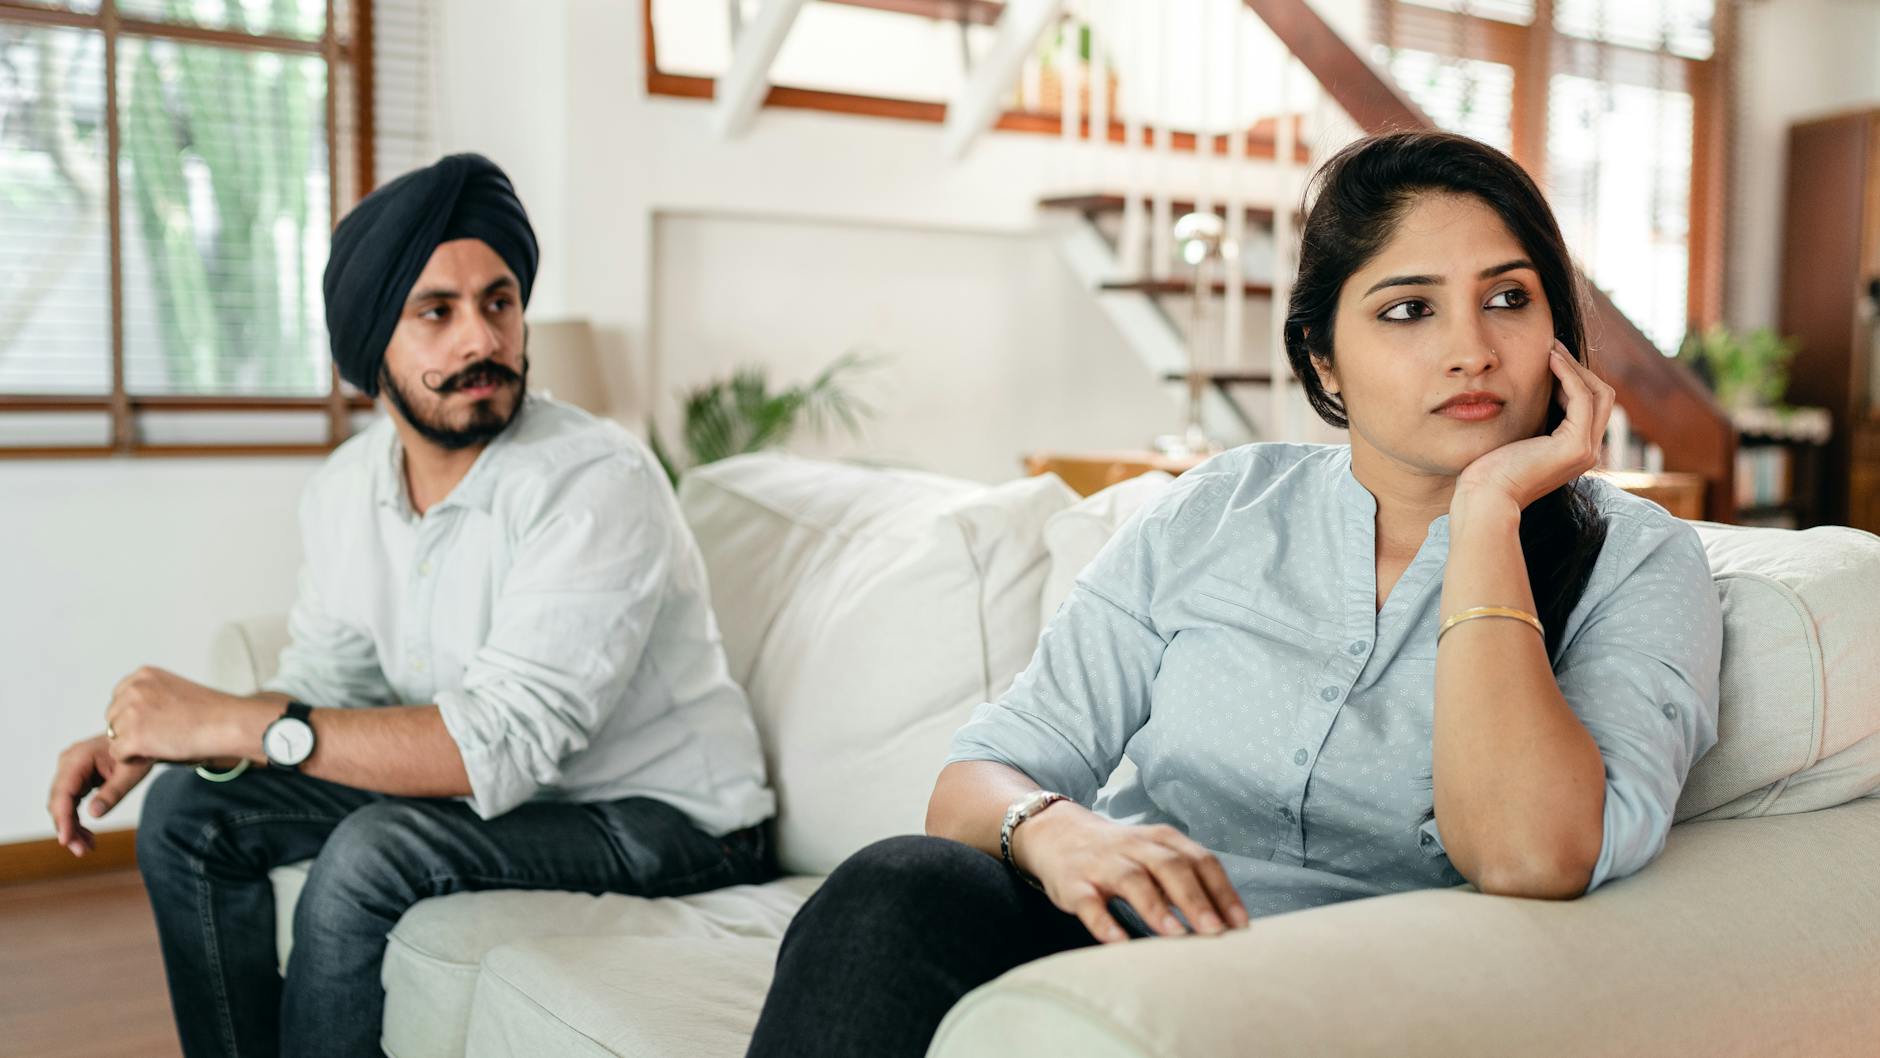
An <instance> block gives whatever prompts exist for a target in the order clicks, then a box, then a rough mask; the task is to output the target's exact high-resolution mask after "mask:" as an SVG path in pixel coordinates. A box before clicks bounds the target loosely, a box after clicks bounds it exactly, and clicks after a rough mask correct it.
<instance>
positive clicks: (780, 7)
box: [712, 0, 804, 139]
mask: <svg viewBox="0 0 1880 1058" xmlns="http://www.w3.org/2000/svg"><path fill="white" fill-rule="evenodd" d="M803 3H804V0H766V3H765V4H764V6H763V7H761V8H759V9H758V12H757V17H756V18H753V19H751V20H750V21H749V22H746V23H745V24H744V29H743V32H742V33H741V34H740V35H739V37H738V43H737V50H736V51H735V52H734V53H733V54H732V56H731V68H730V69H728V70H726V71H725V73H724V76H723V77H720V78H719V79H718V90H717V97H718V100H717V102H716V104H714V106H713V108H712V127H713V128H714V129H715V130H716V131H717V133H718V135H720V136H723V137H724V138H726V139H731V138H733V137H736V136H741V135H743V134H744V130H745V129H747V128H750V126H751V119H752V118H753V117H755V116H756V115H757V108H758V107H760V106H762V105H763V103H764V95H765V93H766V92H768V91H769V90H770V64H771V63H773V62H775V61H776V60H777V52H778V50H779V49H781V48H782V47H783V38H785V37H787V36H789V35H790V24H791V23H793V22H795V21H796V13H797V12H798V11H800V10H802V8H803Z"/></svg>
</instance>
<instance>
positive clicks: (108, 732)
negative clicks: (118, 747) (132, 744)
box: [104, 720, 117, 742]
mask: <svg viewBox="0 0 1880 1058" xmlns="http://www.w3.org/2000/svg"><path fill="white" fill-rule="evenodd" d="M104 738H105V741H106V742H116V741H117V728H115V727H112V726H111V721H109V720H106V721H105V722H104Z"/></svg>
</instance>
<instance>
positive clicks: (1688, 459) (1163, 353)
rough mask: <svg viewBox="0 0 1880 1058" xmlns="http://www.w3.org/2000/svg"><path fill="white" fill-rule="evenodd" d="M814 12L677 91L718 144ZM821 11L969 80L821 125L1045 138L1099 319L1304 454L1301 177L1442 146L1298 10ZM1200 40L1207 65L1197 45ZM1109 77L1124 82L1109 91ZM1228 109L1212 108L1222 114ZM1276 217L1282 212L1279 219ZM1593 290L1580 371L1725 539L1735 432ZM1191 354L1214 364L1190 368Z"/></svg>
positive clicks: (1244, 436)
mask: <svg viewBox="0 0 1880 1058" xmlns="http://www.w3.org/2000/svg"><path fill="white" fill-rule="evenodd" d="M807 2H808V0H744V3H745V5H746V6H747V7H749V6H751V5H754V10H753V11H751V12H748V13H746V14H744V15H742V16H741V17H740V18H739V19H737V20H734V22H735V23H736V24H734V27H733V28H734V33H735V34H736V35H737V40H736V41H735V45H734V52H735V54H734V56H733V58H732V61H731V64H730V66H729V67H728V68H727V70H726V72H725V73H724V75H723V76H721V77H719V78H718V79H717V82H716V83H715V84H712V83H711V82H707V85H708V86H709V87H707V88H705V89H704V90H702V91H701V90H699V87H698V86H696V85H694V86H692V87H691V89H689V91H691V92H692V93H693V94H707V93H709V94H710V95H711V97H712V98H713V99H714V109H715V111H716V114H715V122H714V123H715V125H716V126H717V127H718V128H719V130H720V132H721V133H722V134H725V135H738V134H740V132H741V130H742V129H743V128H744V127H745V125H746V124H748V122H749V121H750V120H751V115H752V114H753V113H754V112H755V110H756V109H757V108H758V106H759V105H760V104H762V103H764V102H766V101H767V102H768V103H769V105H791V104H790V103H783V102H781V101H780V97H781V96H782V94H783V93H784V91H785V90H784V89H781V88H776V89H773V88H772V87H771V86H770V84H769V82H768V80H767V71H768V68H769V65H770V62H771V60H773V59H774V58H775V56H776V54H777V51H778V49H779V48H780V47H781V44H782V42H783V39H784V36H785V34H786V33H787V32H788V29H789V27H790V23H791V21H792V19H793V18H794V17H795V14H796V12H797V11H798V10H800V9H801V8H802V7H804V6H805V4H806V3H807ZM826 2H829V3H840V4H841V5H843V6H845V7H851V8H872V9H874V10H875V11H877V12H883V13H893V14H896V15H901V16H908V17H916V18H924V19H929V20H936V21H945V22H950V23H954V24H956V25H957V27H958V33H959V42H960V48H961V51H962V53H963V54H964V61H965V63H966V71H965V77H964V83H963V84H961V85H960V87H959V89H958V91H957V93H956V94H955V95H954V97H953V98H952V100H951V101H950V102H948V103H947V104H945V105H944V106H938V107H936V106H934V105H932V104H914V103H911V102H908V101H893V100H877V101H875V102H876V103H880V104H882V105H881V106H870V105H863V104H858V103H857V102H856V101H857V100H862V99H865V97H854V96H847V97H841V98H839V99H838V100H837V101H836V105H835V106H832V107H831V109H842V110H846V111H848V112H851V113H868V112H873V113H879V114H883V115H892V116H895V117H902V118H909V119H913V120H932V121H940V122H943V123H944V125H945V130H944V136H943V142H944V144H945V147H946V150H947V151H948V152H949V153H950V154H951V155H953V156H954V157H959V156H962V155H964V154H966V153H967V152H968V151H970V149H971V147H972V144H973V143H974V141H975V140H976V138H977V137H979V136H980V135H981V134H983V133H985V132H986V131H987V130H989V129H992V128H995V127H996V128H999V129H1009V130H1021V131H1031V132H1034V133H1038V132H1055V133H1056V135H1057V136H1058V137H1059V138H1060V140H1061V143H1062V149H1061V152H1060V154H1061V158H1062V162H1061V172H1060V173H1059V174H1057V175H1058V178H1057V179H1054V181H1053V183H1054V184H1056V185H1058V186H1059V188H1060V189H1059V190H1057V191H1055V192H1054V193H1052V194H1050V195H1048V196H1046V197H1045V198H1043V199H1042V200H1041V201H1039V202H1038V203H1037V205H1038V207H1039V223H1040V228H1041V230H1042V231H1044V232H1045V233H1046V234H1047V235H1048V236H1049V237H1050V238H1051V239H1052V240H1053V241H1054V244H1055V246H1056V247H1057V249H1058V252H1059V255H1060V257H1061V259H1062V260H1063V261H1064V263H1065V264H1066V266H1067V267H1068V268H1069V269H1070V270H1071V271H1072V273H1073V274H1074V275H1076V276H1077V277H1078V278H1079V280H1080V281H1081V282H1082V283H1083V285H1084V286H1085V287H1087V288H1088V289H1089V290H1090V291H1091V296H1092V300H1093V303H1094V305H1095V307H1096V308H1097V310H1098V311H1100V312H1102V313H1103V314H1104V315H1105V316H1106V317H1107V319H1108V320H1109V321H1110V323H1111V324H1112V325H1113V326H1114V327H1115V328H1116V330H1117V331H1118V333H1119V334H1121V335H1122V336H1123V337H1124V339H1125V340H1126V341H1127V342H1128V343H1129V345H1130V347H1131V348H1132V349H1134V350H1135V352H1136V353H1137V355H1138V356H1139V357H1140V358H1141V359H1142V361H1143V362H1144V363H1145V365H1146V366H1147V367H1148V368H1149V369H1150V370H1151V372H1153V373H1154V375H1155V376H1157V377H1159V378H1161V379H1163V380H1165V381H1166V382H1167V383H1168V384H1169V385H1170V386H1171V387H1172V388H1174V387H1182V386H1186V387H1188V388H1189V390H1190V392H1191V393H1192V394H1193V396H1194V399H1196V400H1198V401H1199V403H1200V406H1201V416H1202V419H1203V422H1204V423H1205V424H1206V426H1207V428H1208V430H1209V431H1210V432H1211V433H1212V434H1213V435H1214V436H1216V437H1218V438H1219V439H1220V440H1222V441H1225V442H1228V443H1240V442H1243V441H1248V440H1270V439H1288V438H1297V437H1301V436H1305V433H1304V431H1305V430H1306V428H1307V427H1308V425H1309V424H1308V423H1306V422H1305V421H1304V420H1305V419H1306V418H1307V417H1309V416H1310V415H1311V413H1310V410H1309V409H1308V408H1307V407H1306V404H1305V400H1304V398H1303V396H1302V395H1300V394H1299V393H1298V392H1297V391H1296V387H1297V382H1296V381H1295V380H1294V379H1293V378H1292V376H1291V370H1290V367H1289V365H1288V364H1287V362H1286V359H1285V353H1284V349H1283V343H1282V340H1281V331H1280V327H1281V323H1282V322H1283V320H1282V316H1283V313H1282V311H1281V308H1280V307H1281V306H1283V305H1284V304H1285V299H1286V297H1287V296H1288V285H1287V283H1288V276H1289V273H1290V269H1291V267H1292V265H1293V263H1294V260H1295V254H1294V253H1293V250H1292V247H1293V246H1294V245H1296V241H1297V234H1296V233H1297V230H1298V224H1299V217H1298V216H1297V214H1296V213H1295V212H1294V208H1295V207H1296V205H1297V203H1298V202H1299V200H1300V190H1301V188H1302V187H1303V186H1304V181H1305V178H1306V175H1307V174H1308V173H1309V172H1310V170H1311V167H1312V166H1313V165H1315V164H1316V162H1317V160H1318V159H1319V158H1322V157H1324V156H1325V155H1327V154H1329V153H1330V152H1331V151H1334V150H1336V149H1337V148H1338V147H1340V146H1342V145H1343V144H1344V143H1346V142H1348V141H1349V140H1350V139H1352V138H1354V137H1356V136H1358V135H1362V134H1365V133H1371V132H1379V131H1386V130H1391V129H1403V128H1428V127H1434V126H1433V123H1432V122H1431V121H1430V119H1429V118H1428V117H1426V116H1425V115H1424V114H1423V113H1422V112H1421V111H1419V110H1418V109H1417V108H1416V107H1415V106H1414V105H1413V104H1411V103H1410V102H1409V101H1408V100H1407V99H1406V98H1405V96H1404V95H1403V94H1402V93H1401V92H1399V91H1398V90H1397V88H1396V87H1395V86H1394V85H1393V84H1392V83H1391V82H1390V81H1389V80H1388V79H1386V78H1385V77H1384V76H1383V75H1381V74H1379V73H1378V72H1377V71H1376V70H1375V69H1373V68H1372V67H1371V65H1370V64H1369V63H1367V62H1366V61H1365V60H1364V59H1363V58H1361V57H1360V56H1359V55H1358V54H1357V53H1356V52H1355V51H1353V50H1352V48H1351V47H1350V46H1349V45H1348V44H1347V43H1346V42H1345V41H1344V40H1343V39H1342V38H1341V37H1339V36H1338V34H1337V33H1336V32H1334V31H1333V30H1332V28H1331V27H1330V26H1329V25H1328V24H1327V23H1326V22H1325V20H1324V19H1323V18H1321V16H1320V15H1319V13H1318V12H1317V11H1316V10H1315V9H1314V8H1313V7H1312V6H1311V4H1309V3H1308V2H1307V0H1243V3H1244V8H1242V7H1239V6H1236V5H1234V4H1233V3H1231V2H1221V0H1172V2H1169V3H1162V2H1160V0H1158V2H1157V3H1154V4H1151V3H1149V2H1147V0H1009V2H1005V3H999V2H996V0H826ZM648 3H649V4H650V3H651V0H648ZM1183 5H1186V6H1187V7H1191V8H1195V9H1196V10H1197V11H1199V12H1200V14H1199V16H1198V17H1200V18H1201V20H1202V21H1201V23H1200V25H1201V27H1202V31H1201V33H1200V35H1199V37H1197V38H1193V39H1190V40H1189V41H1188V44H1189V45H1190V46H1191V47H1190V52H1189V53H1184V54H1183V60H1184V61H1185V62H1193V63H1195V64H1197V65H1199V66H1200V70H1199V71H1198V79H1199V81H1200V83H1201V84H1202V85H1203V86H1204V88H1203V91H1202V93H1201V96H1200V98H1201V102H1200V103H1199V105H1198V106H1195V105H1193V104H1192V101H1191V105H1190V106H1189V108H1188V109H1189V113H1188V114H1186V115H1185V116H1176V111H1177V110H1178V109H1179V108H1178V107H1176V106H1174V105H1173V103H1172V102H1171V96H1170V93H1169V87H1168V86H1169V85H1170V84H1172V83H1173V78H1172V76H1171V75H1170V73H1169V70H1170V67H1169V65H1167V64H1168V63H1169V62H1170V60H1169V59H1168V58H1167V54H1168V52H1169V50H1170V49H1169V48H1168V47H1167V44H1168V42H1167V40H1166V39H1165V37H1166V34H1167V33H1168V32H1169V31H1168V30H1167V28H1166V24H1172V23H1174V22H1175V21H1176V19H1175V16H1174V15H1173V14H1171V13H1170V12H1173V11H1174V10H1175V9H1176V8H1178V7H1182V6H1183ZM736 6H737V4H736V3H735V2H734V7H736ZM1223 12H1225V14H1223ZM1247 12H1251V13H1252V14H1253V15H1254V16H1257V22H1256V21H1255V20H1254V19H1249V18H1247V17H1246V13H1247ZM649 24H650V16H649ZM1248 25H1252V26H1253V27H1254V30H1255V31H1256V32H1257V35H1256V36H1255V37H1251V38H1250V37H1249V36H1248V31H1247V28H1246V27H1247V26H1248ZM971 33H978V34H980V36H978V37H976V38H975V37H973V36H971ZM1221 33H1230V34H1231V36H1229V37H1227V38H1225V39H1227V40H1228V41H1230V42H1231V51H1225V50H1224V49H1223V47H1222V46H1220V45H1219V44H1217V43H1215V42H1216V41H1217V40H1219V39H1222V38H1220V37H1218V36H1211V35H1210V34H1217V35H1218V34H1221ZM986 34H991V36H989V37H988V36H986ZM975 39H976V40H979V41H980V42H981V43H980V45H979V46H978V47H977V48H975V47H974V45H973V43H972V42H973V41H974V40H975ZM1197 40H1198V41H1199V42H1200V44H1201V45H1203V46H1200V47H1194V46H1193V45H1195V44H1196V41H1197ZM1249 40H1251V43H1246V42H1247V41H1249ZM649 41H650V37H649ZM1043 41H1055V45H1054V51H1052V52H1051V58H1052V59H1054V60H1055V62H1054V63H1052V66H1051V68H1052V76H1053V77H1054V78H1055V85H1054V87H1055V89H1056V91H1055V98H1054V99H1052V100H1051V101H1052V102H1053V103H1054V104H1055V106H1056V113H1055V114H1052V113H1046V112H1043V111H1042V108H1041V107H1040V106H1039V105H1038V104H1037V99H1038V98H1039V97H1038V95H1037V89H1038V82H1039V80H1040V78H1039V68H1038V67H1039V49H1038V45H1039V44H1040V42H1043ZM1158 46H1159V47H1160V48H1161V53H1160V54H1158V53H1157V48H1158ZM1047 47H1053V46H1052V45H1047ZM1243 47H1244V48H1246V49H1248V51H1247V52H1246V53H1243ZM1262 49H1265V50H1262ZM1216 56H1218V57H1216ZM1223 60H1224V61H1223ZM1113 61H1114V62H1115V63H1116V64H1117V65H1118V66H1119V67H1122V66H1127V67H1128V73H1129V76H1123V77H1112V70H1111V66H1110V64H1111V63H1112V62H1113ZM1243 75H1245V76H1248V77H1250V78H1261V77H1264V78H1265V79H1266V82H1267V83H1266V84H1265V85H1260V84H1258V83H1257V81H1256V82H1255V83H1254V84H1253V85H1252V87H1253V88H1254V89H1255V93H1254V94H1256V95H1257V96H1258V98H1259V99H1260V105H1259V107H1258V108H1256V109H1257V110H1258V111H1259V112H1258V113H1255V114H1251V115H1250V114H1248V113H1245V112H1244V111H1245V110H1246V108H1245V107H1244V106H1243V105H1242V104H1244V103H1245V102H1246V100H1247V99H1248V97H1249V92H1248V91H1246V90H1245V88H1244V86H1243V84H1242V81H1241V79H1242V77H1243ZM1088 86H1096V88H1097V90H1092V89H1091V88H1090V87H1088ZM1223 86H1225V87H1224V88H1223ZM799 94H800V93H799ZM1223 94H1224V95H1225V97H1226V99H1227V100H1228V103H1227V104H1226V106H1225V107H1223V106H1221V105H1219V104H1218V103H1217V102H1216V100H1217V99H1218V98H1219V97H1221V96H1222V95H1223ZM822 95H825V96H828V95H830V93H826V92H825V93H822ZM1222 110H1226V111H1228V113H1226V114H1223V113H1222ZM1118 111H1120V113H1119V112H1118ZM1145 114H1146V115H1149V116H1150V119H1149V120H1147V121H1145V120H1144V115H1145ZM1249 117H1251V118H1252V120H1247V119H1248V118H1249ZM1184 129H1186V130H1187V131H1184ZM1281 203H1285V204H1286V205H1287V207H1288V208H1286V209H1283V210H1282V209H1278V208H1276V207H1277V206H1278V205H1279V204H1281ZM1195 212H1199V213H1212V214H1214V215H1216V216H1218V217H1220V218H1222V221H1223V226H1224V227H1225V229H1226V236H1227V241H1228V242H1229V243H1231V244H1232V245H1233V246H1235V247H1238V248H1239V250H1240V253H1239V256H1238V259H1237V260H1234V261H1232V262H1229V261H1226V260H1221V259H1219V258H1216V259H1213V260H1211V262H1210V263H1211V264H1212V265H1213V267H1214V271H1213V272H1212V273H1211V274H1209V275H1208V276H1207V278H1206V279H1205V280H1204V281H1203V282H1202V283H1201V284H1200V285H1199V286H1197V283H1196V282H1195V278H1194V277H1195V275H1196V272H1195V271H1194V270H1193V269H1192V268H1191V267H1190V266H1189V265H1188V264H1187V263H1186V262H1183V261H1182V260H1180V259H1179V258H1178V257H1177V253H1176V247H1175V246H1174V245H1173V241H1172V236H1171V232H1172V229H1173V225H1174V221H1175V219H1176V218H1177V217H1180V216H1183V215H1185V214H1188V213H1195ZM1585 288H1586V290H1587V291H1588V292H1589V299H1590V301H1591V309H1592V311H1591V312H1590V314H1589V318H1588V332H1589V336H1590V339H1589V340H1590V341H1591V343H1592V345H1593V348H1591V349H1590V350H1589V351H1588V352H1589V358H1590V359H1591V360H1592V362H1593V364H1594V366H1595V368H1596V369H1597V370H1598V371H1599V373H1600V375H1601V377H1603V378H1605V379H1606V380H1607V381H1608V382H1609V383H1610V384H1611V385H1612V386H1613V388H1614V389H1615V390H1616V391H1617V395H1618V403H1619V405H1620V407H1621V409H1622V410H1623V412H1624V414H1623V416H1615V419H1616V420H1619V422H1616V423H1615V429H1621V430H1622V429H1626V428H1628V427H1629V428H1630V429H1631V430H1632V431H1633V432H1635V433H1637V434H1638V435H1639V436H1640V437H1642V438H1643V439H1644V440H1645V441H1646V442H1648V443H1649V444H1650V445H1653V446H1655V447H1656V450H1657V453H1658V454H1659V455H1660V456H1661V457H1662V465H1663V468H1664V469H1665V470H1666V471H1672V472H1688V473H1691V474H1695V475H1697V476H1698V477H1699V478H1701V479H1702V481H1703V482H1704V485H1705V498H1704V503H1703V510H1704V512H1705V514H1706V516H1707V517H1709V518H1711V519H1713V520H1717V521H1729V520H1731V519H1732V518H1733V517H1734V511H1733V505H1732V495H1733V478H1734V473H1735V444H1736V441H1735V431H1734V429H1733V427H1732V426H1731V424H1730V422H1729V420H1728V418H1727V416H1725V415H1724V414H1723V412H1722V410H1721V409H1720V408H1719V407H1718V406H1717V405H1716V403H1715V402H1714V400H1713V399H1712V398H1711V396H1710V394H1709V392H1708V390H1707V389H1705V387H1704V386H1703V385H1702V383H1701V382H1700V381H1699V380H1698V379H1696V378H1695V377H1694V376H1692V375H1691V374H1690V373H1689V372H1688V371H1687V370H1685V369H1684V368H1683V367H1682V366H1681V365H1679V364H1677V363H1676V362H1674V361H1671V360H1669V359H1667V358H1666V357H1665V356H1664V355H1663V354H1661V353H1660V352H1659V350H1658V349H1657V348H1656V347H1655V346H1653V345H1652V343H1651V342H1650V341H1649V340H1648V339H1646V338H1645V336H1644V335H1643V334H1642V333H1640V331H1639V330H1638V328H1636V327H1635V326H1633V325H1632V323H1631V321H1629V320H1628V319H1626V318H1625V316H1624V315H1623V314H1622V313H1620V312H1619V311H1618V309H1617V308H1616V307H1614V305H1613V304H1612V302H1611V301H1610V299H1608V298H1607V297H1606V296H1605V295H1604V294H1603V293H1601V292H1600V291H1599V290H1598V288H1597V287H1595V286H1594V285H1593V284H1591V283H1590V282H1589V283H1586V284H1585ZM1197 297H1199V299H1200V303H1201V307H1202V311H1200V312H1197ZM1195 350H1209V351H1210V352H1207V353H1206V355H1204V356H1201V357H1200V362H1199V363H1196V362H1193V361H1194V360H1195V355H1196V354H1195ZM1179 392H1180V391H1179V389H1175V390H1174V391H1173V392H1172V393H1171V396H1178V395H1179ZM1620 423H1623V424H1624V425H1620Z"/></svg>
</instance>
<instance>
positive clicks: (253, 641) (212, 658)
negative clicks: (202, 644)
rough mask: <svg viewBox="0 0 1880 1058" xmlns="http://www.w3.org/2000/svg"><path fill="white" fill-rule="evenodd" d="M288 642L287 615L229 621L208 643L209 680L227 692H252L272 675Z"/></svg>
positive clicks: (218, 688) (215, 686)
mask: <svg viewBox="0 0 1880 1058" xmlns="http://www.w3.org/2000/svg"><path fill="white" fill-rule="evenodd" d="M286 645H287V615H286V614H269V615H268V616H266V617H250V618H247V619H246V620H241V621H230V622H229V623H227V624H225V625H223V626H222V627H221V628H218V629H216V633H215V638H214V639H213V640H211V641H210V644H209V684H210V686H212V687H214V688H216V689H217V690H220V691H224V692H227V693H229V694H253V693H255V692H256V691H258V690H260V689H261V685H262V684H263V683H266V682H267V681H268V680H270V679H272V678H273V677H274V673H275V670H276V669H278V668H279V667H280V664H281V648H283V647H285V646H286Z"/></svg>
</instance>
